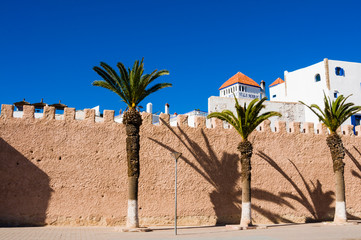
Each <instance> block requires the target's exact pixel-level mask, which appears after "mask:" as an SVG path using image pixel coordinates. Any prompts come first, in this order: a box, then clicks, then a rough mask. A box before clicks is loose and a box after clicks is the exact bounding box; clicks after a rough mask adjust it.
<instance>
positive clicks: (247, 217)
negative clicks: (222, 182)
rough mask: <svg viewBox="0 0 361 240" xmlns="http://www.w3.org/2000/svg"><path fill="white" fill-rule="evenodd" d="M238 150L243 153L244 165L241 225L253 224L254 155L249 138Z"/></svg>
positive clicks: (240, 144) (241, 143) (242, 164)
mask: <svg viewBox="0 0 361 240" xmlns="http://www.w3.org/2000/svg"><path fill="white" fill-rule="evenodd" d="M238 150H239V151H240V153H241V166H242V170H241V171H242V172H241V175H242V216H241V226H250V225H252V218H251V157H252V151H253V147H252V143H251V142H249V141H248V140H245V141H242V142H240V143H239V145H238Z"/></svg>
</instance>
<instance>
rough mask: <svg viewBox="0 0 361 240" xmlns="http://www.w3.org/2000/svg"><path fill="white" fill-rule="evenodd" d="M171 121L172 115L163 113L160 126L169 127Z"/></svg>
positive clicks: (160, 116) (160, 117)
mask: <svg viewBox="0 0 361 240" xmlns="http://www.w3.org/2000/svg"><path fill="white" fill-rule="evenodd" d="M169 121H170V115H169V114H165V113H161V114H160V115H159V125H164V124H167V125H169Z"/></svg>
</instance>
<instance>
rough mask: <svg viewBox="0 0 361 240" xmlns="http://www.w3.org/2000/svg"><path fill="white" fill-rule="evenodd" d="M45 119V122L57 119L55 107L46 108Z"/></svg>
mask: <svg viewBox="0 0 361 240" xmlns="http://www.w3.org/2000/svg"><path fill="white" fill-rule="evenodd" d="M43 119H45V120H54V119H55V107H50V106H45V107H44V113H43Z"/></svg>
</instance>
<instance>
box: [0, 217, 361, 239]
mask: <svg viewBox="0 0 361 240" xmlns="http://www.w3.org/2000/svg"><path fill="white" fill-rule="evenodd" d="M265 226H266V225H263V228H261V229H249V230H231V229H229V228H226V227H225V226H204V227H182V226H181V227H179V228H178V235H177V236H175V235H174V229H173V228H172V227H168V226H167V227H151V229H152V230H153V231H152V232H119V231H117V230H116V228H114V227H48V226H46V227H14V228H0V240H64V239H66V240H120V239H153V240H158V239H163V240H168V239H195V240H216V239H224V240H236V239H237V240H286V239H287V240H288V239H292V240H298V239H307V240H308V239H310V240H321V239H322V240H326V239H327V240H334V239H337V240H361V222H360V221H359V222H357V221H354V222H349V223H347V224H344V225H335V224H332V223H328V224H325V223H307V224H275V225H267V228H266V229H265Z"/></svg>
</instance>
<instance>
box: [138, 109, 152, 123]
mask: <svg viewBox="0 0 361 240" xmlns="http://www.w3.org/2000/svg"><path fill="white" fill-rule="evenodd" d="M141 115H142V124H143V125H151V124H152V123H153V116H152V115H153V114H151V113H147V112H142V113H141Z"/></svg>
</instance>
